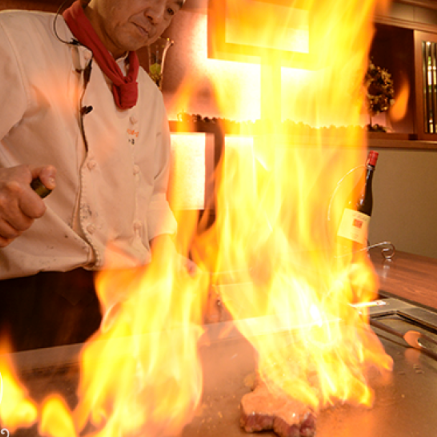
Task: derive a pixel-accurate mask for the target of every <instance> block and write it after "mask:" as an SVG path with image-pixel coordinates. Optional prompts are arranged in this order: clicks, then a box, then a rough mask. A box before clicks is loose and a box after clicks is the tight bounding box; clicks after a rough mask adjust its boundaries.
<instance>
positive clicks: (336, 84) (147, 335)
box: [0, 0, 392, 437]
mask: <svg viewBox="0 0 437 437" xmlns="http://www.w3.org/2000/svg"><path fill="white" fill-rule="evenodd" d="M221 1H224V0H221ZM226 1H227V2H228V3H230V4H232V5H233V6H235V8H233V9H232V11H231V12H232V13H231V17H230V18H229V19H230V20H231V19H232V20H235V19H236V17H238V16H239V8H238V6H239V4H240V5H242V6H244V7H243V11H242V13H241V16H242V17H243V18H244V15H245V14H244V8H250V5H251V2H250V1H249V0H244V1H242V0H226ZM388 3H389V2H388V0H383V1H379V2H378V1H377V0H349V1H344V0H317V1H312V0H299V1H297V0H296V1H294V2H293V1H290V2H287V1H285V0H284V1H273V0H272V1H266V0H263V1H262V2H257V10H256V11H255V12H256V13H253V14H249V15H248V16H250V17H251V20H255V19H256V20H259V21H258V22H251V23H247V22H246V23H245V24H244V26H241V27H238V26H237V27H235V26H234V27H233V29H234V33H233V34H232V38H233V41H234V40H235V38H237V37H238V35H235V29H240V31H241V32H242V33H243V35H240V36H241V41H242V43H241V44H242V45H243V46H244V45H245V44H248V43H250V42H251V41H253V40H254V38H256V36H257V35H258V34H261V33H262V31H263V29H265V30H266V34H265V35H264V36H262V37H261V36H260V41H262V43H261V45H262V47H263V49H262V50H261V55H260V58H259V59H258V61H259V62H260V64H261V65H262V66H261V72H260V76H261V79H260V88H261V103H260V105H261V108H260V113H261V120H260V121H259V123H256V124H248V125H244V126H242V127H241V130H240V132H238V136H236V137H232V144H233V148H234V149H235V151H236V152H235V153H228V151H226V152H225V159H224V161H223V162H222V166H220V170H221V171H222V173H221V175H218V180H219V182H220V184H219V188H218V191H217V216H216V221H215V223H214V225H213V226H212V227H211V228H209V229H208V230H205V231H204V232H203V233H200V235H197V234H196V231H195V229H196V217H195V216H194V215H193V214H187V215H184V216H183V217H182V216H181V217H179V219H180V220H179V221H180V224H179V225H180V226H179V234H180V235H181V236H182V238H180V239H179V240H178V244H179V247H178V248H179V250H180V252H181V253H182V255H185V256H186V255H187V254H188V248H189V247H192V250H193V256H194V258H195V261H196V263H197V264H198V265H199V266H200V267H202V268H203V269H204V270H203V271H202V272H198V273H197V274H196V275H190V274H189V273H188V272H186V271H185V270H184V268H182V267H181V259H180V256H179V255H178V254H176V252H174V251H173V249H170V247H169V246H163V247H160V248H158V249H159V253H158V255H157V256H156V257H155V260H154V261H153V262H152V264H151V265H150V266H148V267H147V268H144V269H137V270H135V271H132V270H130V271H105V272H102V273H101V274H100V276H99V278H98V281H97V290H98V295H99V298H100V302H101V306H102V312H103V314H104V318H103V322H102V325H101V328H100V330H99V331H98V332H97V333H96V334H95V335H94V336H93V338H92V339H91V340H90V341H89V342H87V344H86V345H85V347H84V349H83V352H82V354H81V367H80V370H81V379H80V385H79V389H78V396H79V401H78V405H77V407H76V408H75V409H74V410H73V411H70V410H69V408H68V407H67V405H66V404H65V403H64V402H63V401H62V400H61V399H60V398H59V397H58V396H57V395H52V396H50V397H49V398H48V399H47V400H45V401H44V402H43V404H42V406H41V408H40V409H38V408H36V407H35V406H34V405H33V404H32V403H30V401H28V400H27V396H26V394H25V391H24V389H23V388H20V386H19V385H18V384H17V383H16V382H15V379H14V378H13V374H12V372H11V371H10V370H8V369H9V368H10V367H8V366H7V365H6V364H0V372H1V375H2V377H3V381H4V396H3V397H4V398H5V397H8V402H7V403H6V402H4V403H2V404H1V409H0V417H1V421H2V425H3V426H6V427H9V429H10V430H11V429H15V428H16V427H17V423H20V424H21V426H30V425H31V424H32V423H34V422H35V421H38V422H39V431H40V433H41V434H42V435H45V436H50V437H58V436H59V437H61V436H72V437H73V436H77V435H84V434H85V435H93V436H99V437H112V436H124V437H128V436H134V435H147V436H148V437H153V436H167V435H169V436H170V435H178V434H179V433H180V432H181V430H182V429H183V427H184V426H185V425H186V424H187V423H188V422H189V421H190V419H191V417H192V415H193V412H194V411H195V409H196V407H197V405H198V403H199V401H200V399H201V394H202V373H201V365H200V362H199V358H198V350H197V349H198V347H197V346H198V340H199V338H200V337H201V335H202V333H203V325H202V323H203V316H204V314H203V310H204V308H206V307H207V305H206V299H207V293H208V290H209V287H210V285H211V284H209V279H210V278H211V277H213V278H218V282H217V283H215V284H213V285H214V286H215V288H216V289H217V290H218V291H219V293H220V294H221V298H222V299H223V302H224V303H225V305H226V307H227V309H229V311H230V312H231V313H232V316H233V318H234V319H235V320H236V321H239V323H236V325H237V326H238V328H239V329H240V330H241V333H242V334H243V335H244V336H245V337H246V338H247V339H248V340H249V341H250V342H251V343H252V345H253V346H254V348H255V349H256V351H257V352H258V357H259V361H258V371H259V374H260V376H261V377H262V378H263V380H264V381H265V382H266V383H267V384H268V386H269V388H270V389H271V391H272V392H280V393H281V394H283V393H286V394H288V395H289V396H292V397H293V398H296V399H299V400H301V401H303V402H305V403H306V404H307V405H309V406H311V407H312V408H314V409H316V410H317V409H320V408H323V407H324V406H327V405H331V404H334V403H336V402H346V401H347V402H351V403H358V404H365V405H371V403H372V396H373V394H372V390H371V388H369V384H368V378H367V377H368V374H369V371H370V370H372V369H377V370H379V371H384V370H389V369H390V368H391V364H392V362H391V358H390V357H388V356H387V355H386V354H385V352H384V350H383V349H382V347H381V345H380V343H379V341H378V340H377V338H376V336H374V335H373V334H372V332H371V330H370V328H369V327H368V324H367V313H366V310H365V309H362V308H361V309H360V311H358V309H357V308H356V307H355V306H354V304H356V303H363V302H367V301H369V300H371V299H372V298H374V297H375V295H376V290H377V281H376V277H375V274H374V272H373V270H372V267H371V264H370V262H369V260H368V258H367V256H366V255H365V252H362V251H361V252H354V251H353V249H354V248H353V246H352V245H349V246H346V247H345V246H344V245H342V246H339V245H338V244H337V238H336V233H337V228H338V224H339V221H340V218H341V214H342V211H343V207H344V205H345V204H346V201H347V199H348V196H349V194H350V193H351V192H352V191H353V189H354V187H355V184H356V180H355V179H354V178H344V176H345V175H346V174H347V173H348V172H349V170H350V169H352V168H355V167H359V166H360V165H361V164H362V163H363V161H364V159H365V155H366V135H365V132H364V131H363V130H362V129H361V128H358V127H357V126H358V125H359V120H360V116H361V112H362V110H363V108H364V105H363V97H364V93H363V90H362V87H361V84H362V79H363V77H364V74H365V71H366V68H367V59H368V51H369V47H370V43H371V39H372V35H373V28H372V14H373V13H374V11H375V8H376V7H377V6H378V7H379V6H382V7H387V5H388ZM263 4H265V5H269V4H270V8H269V13H267V14H263V13H261V12H260V8H261V6H262V5H263ZM288 6H293V8H294V9H295V10H299V11H300V12H299V14H298V15H299V17H300V18H299V20H298V23H297V24H296V22H295V20H294V18H293V14H282V12H281V11H285V10H287V7H288ZM281 17H282V18H283V20H284V21H283V22H281V26H279V27H278V23H277V20H278V19H279V18H281ZM268 18H270V19H271V20H272V21H271V22H267V21H266V20H267V19H268ZM293 26H295V27H293ZM296 26H297V27H296ZM254 28H255V29H256V32H254V31H253V29H254ZM272 29H274V32H272ZM278 29H280V31H281V32H282V31H284V34H283V35H282V36H281V37H280V36H279V34H278V31H277V30H278ZM246 31H247V32H248V35H244V32H246ZM237 33H238V32H237ZM272 35H274V38H273V39H271V38H270V37H271V36H272ZM288 35H292V36H293V38H295V40H294V41H293V44H291V45H290V47H292V50H295V51H296V52H297V53H298V55H296V56H298V57H299V60H300V61H299V68H300V70H294V69H293V68H292V65H293V56H291V58H290V53H288V54H287V53H286V50H287V47H289V46H288V45H287V44H282V42H283V41H284V39H285V38H287V37H288ZM278 41H280V42H281V44H280V49H279V50H276V51H275V50H274V47H275V44H277V42H278ZM299 41H303V46H302V47H301V48H300V49H299ZM254 44H256V41H255V42H254ZM266 46H267V48H268V49H266ZM272 46H273V50H272ZM284 48H285V51H284ZM302 53H304V54H305V53H306V55H307V57H306V58H305V59H306V61H307V68H311V70H305V69H302V68H303V64H302V62H301V61H302ZM237 55H238V53H233V56H237ZM285 55H286V56H287V61H286V65H284V66H283V62H284V63H285V61H284V60H283V56H285ZM245 56H246V55H245ZM246 61H247V59H246ZM252 62H253V60H252ZM258 68H259V66H258ZM215 85H216V94H217V102H218V104H221V105H224V104H225V103H226V95H228V93H229V89H226V90H223V89H221V88H220V80H219V81H217V83H216V84H215ZM184 96H185V97H183V99H186V94H184ZM185 101H186V100H184V102H185ZM241 104H242V105H244V102H241ZM242 113H244V108H243V107H242ZM284 114H287V115H290V114H291V115H293V116H296V120H298V121H300V120H306V122H307V123H309V125H311V127H310V126H309V125H308V124H299V123H297V122H296V123H286V122H285V121H284V118H285V117H284ZM233 133H234V134H235V132H233ZM240 140H241V144H244V147H242V148H240V149H239V141H240ZM227 144H231V138H228V139H227ZM231 149H232V148H230V151H231ZM237 151H238V152H237ZM223 175H225V177H223ZM340 180H342V184H341V187H340V189H338V182H339V181H340ZM328 212H329V214H328ZM192 240H194V244H193V245H192V246H191V243H192ZM222 273H225V274H224V275H222ZM224 276H226V278H227V286H226V287H224V286H222V285H223V284H221V283H220V278H221V277H224ZM266 316H267V317H268V318H270V320H272V321H274V323H272V326H271V329H270V332H267V333H266V329H265V326H263V327H262V328H261V327H260V326H257V324H256V320H260V323H261V321H263V322H265V320H266ZM246 319H251V321H252V323H250V324H248V323H247V324H245V323H244V320H246ZM278 327H279V328H278ZM267 331H269V330H267ZM261 332H262V334H263V335H260V333H261ZM12 399H13V400H14V401H13V402H14V405H20V409H17V410H14V411H13V413H14V414H17V413H16V411H24V413H23V414H21V413H20V414H21V415H20V417H19V419H18V422H17V419H15V416H14V415H13V414H12V412H11V411H9V410H7V407H6V405H11V404H10V402H11V400H12ZM15 399H16V401H15ZM21 406H22V408H21Z"/></svg>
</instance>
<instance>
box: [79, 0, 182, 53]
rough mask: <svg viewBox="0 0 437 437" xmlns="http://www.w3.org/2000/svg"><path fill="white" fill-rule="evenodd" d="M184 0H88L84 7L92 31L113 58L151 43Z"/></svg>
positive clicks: (165, 27)
mask: <svg viewBox="0 0 437 437" xmlns="http://www.w3.org/2000/svg"><path fill="white" fill-rule="evenodd" d="M184 1H185V0H91V1H90V2H89V4H88V6H87V7H86V9H85V13H86V15H87V16H88V18H89V19H90V21H91V23H92V25H93V27H94V29H95V31H96V32H97V34H98V35H99V37H100V39H101V40H102V42H103V44H105V46H106V48H107V49H108V50H109V51H110V52H111V53H112V54H113V56H114V57H115V58H118V57H120V56H123V55H124V54H125V53H126V52H127V51H134V50H138V49H140V48H141V47H144V46H146V45H149V44H151V43H152V42H154V41H156V40H157V39H158V37H159V36H160V35H161V34H162V32H164V30H165V29H167V27H168V26H169V24H170V23H171V20H172V19H173V17H174V15H175V14H176V12H178V11H179V9H180V8H181V7H182V5H183V3H184Z"/></svg>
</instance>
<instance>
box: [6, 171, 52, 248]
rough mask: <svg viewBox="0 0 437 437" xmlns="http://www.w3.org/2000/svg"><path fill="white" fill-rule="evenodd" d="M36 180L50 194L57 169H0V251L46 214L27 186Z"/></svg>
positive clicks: (39, 199) (42, 203)
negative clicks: (38, 180) (39, 181)
mask: <svg viewBox="0 0 437 437" xmlns="http://www.w3.org/2000/svg"><path fill="white" fill-rule="evenodd" d="M37 177H38V178H39V179H40V180H41V182H42V183H43V184H44V185H45V186H46V187H47V188H48V189H49V190H53V189H54V188H55V185H56V182H55V177H56V169H55V168H54V167H53V166H51V165H47V166H44V167H32V166H28V165H20V166H17V167H11V168H0V248H1V247H6V246H7V245H8V244H10V243H11V242H12V241H13V240H14V239H15V238H17V237H19V236H20V235H21V234H22V233H23V232H24V231H25V230H27V229H29V228H30V226H32V224H33V222H34V221H35V219H37V218H40V217H41V216H42V215H43V214H44V213H45V210H46V206H45V204H44V201H43V200H42V199H41V198H40V197H39V196H38V194H36V193H35V191H34V190H33V189H32V188H31V186H30V183H31V182H32V180H33V179H35V178H37Z"/></svg>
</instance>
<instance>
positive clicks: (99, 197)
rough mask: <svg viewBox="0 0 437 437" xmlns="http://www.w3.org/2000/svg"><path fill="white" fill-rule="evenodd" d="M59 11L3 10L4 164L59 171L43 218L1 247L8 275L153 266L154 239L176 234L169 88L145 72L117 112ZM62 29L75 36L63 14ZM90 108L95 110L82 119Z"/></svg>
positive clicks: (0, 156) (0, 102) (0, 261)
mask: <svg viewBox="0 0 437 437" xmlns="http://www.w3.org/2000/svg"><path fill="white" fill-rule="evenodd" d="M54 17H55V16H54V14H48V13H43V12H28V11H5V12H2V13H0V138H1V144H0V167H13V166H16V165H20V164H32V165H36V166H40V165H47V164H52V165H54V166H55V167H56V168H57V170H58V172H57V186H56V189H55V190H54V191H53V192H52V193H51V194H50V195H49V196H48V197H47V198H46V199H45V200H44V202H45V203H46V205H47V211H46V213H45V214H44V216H43V217H42V218H40V219H37V220H35V222H34V224H33V225H32V226H31V227H30V229H28V230H27V231H25V232H24V233H23V234H22V235H21V236H20V237H18V238H17V239H15V240H14V241H13V242H12V243H11V244H10V245H8V246H7V247H5V248H2V249H0V279H6V278H13V277H20V276H28V275H32V274H35V273H37V272H40V271H68V270H71V269H74V268H77V267H85V268H87V269H90V270H98V269H101V268H104V267H117V268H129V267H133V266H136V265H142V264H146V263H148V262H149V261H150V258H151V254H150V247H149V241H150V240H151V239H152V238H154V237H155V236H157V235H160V234H172V233H174V232H175V231H176V222H175V219H174V216H173V215H172V213H171V210H170V208H169V205H168V202H167V198H166V189H167V181H168V173H169V159H170V135H169V128H168V121H167V117H166V113H165V107H164V103H163V99H162V95H161V93H160V92H159V90H158V88H157V87H156V85H155V84H154V83H153V82H152V80H151V79H150V78H149V76H148V74H147V73H146V72H145V71H144V70H143V69H142V68H140V71H139V75H138V83H139V95H138V102H137V104H136V106H135V107H133V108H131V109H128V110H120V109H118V108H117V107H116V106H115V103H114V99H113V95H112V91H111V84H110V83H109V80H108V79H107V78H106V76H104V74H103V73H102V71H101V70H100V68H99V66H98V65H97V62H95V61H93V60H92V52H91V51H89V50H88V49H87V48H85V47H83V46H81V45H69V44H66V43H64V42H61V41H60V40H59V39H58V37H56V35H55V34H54V31H53V20H54ZM56 29H57V33H58V36H59V38H60V39H62V40H63V41H71V40H72V38H73V36H72V34H71V32H70V30H69V28H68V27H67V25H66V24H65V21H64V20H63V18H62V16H59V17H58V18H57V20H56ZM121 62H124V61H121ZM90 63H91V74H90V78H89V82H88V84H87V85H86V86H85V84H84V70H85V69H86V68H87V66H89V64H90ZM84 107H86V108H88V111H90V112H88V113H87V114H84V115H83V116H82V117H81V116H80V111H81V108H84ZM0 286H1V285H0Z"/></svg>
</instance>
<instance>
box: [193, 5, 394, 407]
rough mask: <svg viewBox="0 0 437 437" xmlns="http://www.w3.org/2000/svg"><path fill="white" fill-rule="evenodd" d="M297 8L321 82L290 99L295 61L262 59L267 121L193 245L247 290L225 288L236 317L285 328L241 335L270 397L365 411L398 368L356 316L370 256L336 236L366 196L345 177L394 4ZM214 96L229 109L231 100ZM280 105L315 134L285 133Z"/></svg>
mask: <svg viewBox="0 0 437 437" xmlns="http://www.w3.org/2000/svg"><path fill="white" fill-rule="evenodd" d="M228 3H229V2H228ZM231 3H233V4H235V3H244V4H245V5H246V7H247V2H238V1H237V0H236V1H235V2H231ZM267 3H269V2H267ZM272 3H275V2H272ZM297 3H299V5H298V6H297V7H300V8H304V9H305V10H306V11H308V16H309V17H310V25H309V32H310V38H311V44H310V50H309V54H308V58H307V62H308V65H310V66H311V67H312V68H313V69H315V71H308V75H310V77H312V78H313V79H315V80H314V82H310V83H308V86H305V87H302V86H301V84H302V82H299V83H298V84H297V86H293V82H289V83H288V84H287V89H286V92H284V87H283V86H282V80H281V70H280V69H281V66H282V65H286V63H287V65H288V63H289V59H287V60H286V59H285V58H284V53H283V51H282V50H278V51H270V52H269V51H265V50H262V51H260V53H261V63H262V64H263V67H262V78H261V82H262V83H261V88H262V90H263V92H265V93H267V94H268V95H267V96H264V98H263V97H262V99H261V101H262V105H266V106H262V107H261V113H262V114H263V119H262V120H261V121H259V122H258V123H257V124H255V125H253V124H249V125H247V124H243V125H242V128H241V134H242V135H244V136H245V137H247V136H252V137H253V147H252V149H251V150H250V153H245V154H244V156H243V158H242V157H241V156H242V155H241V154H237V153H230V154H227V149H226V152H225V153H226V155H225V156H226V158H225V160H224V167H225V171H224V174H225V177H223V178H222V179H221V181H220V182H221V183H220V188H219V193H218V214H217V222H216V226H215V227H214V228H213V229H212V230H210V231H208V232H206V233H205V234H203V235H202V236H201V238H200V239H199V241H198V244H197V247H198V248H199V262H200V261H201V260H202V258H204V256H205V251H204V250H203V248H205V247H210V246H211V244H213V242H214V243H215V242H217V241H218V246H219V250H218V252H217V253H216V254H214V255H215V256H214V260H213V262H214V265H213V269H214V270H215V271H216V272H238V273H235V277H234V282H235V284H238V283H240V284H241V285H240V286H238V285H236V286H234V287H229V286H226V287H222V288H221V290H222V291H221V294H222V298H223V300H224V302H225V305H226V306H227V308H228V309H229V310H230V311H231V313H232V315H233V317H234V318H235V319H237V320H239V319H247V318H252V319H253V318H257V317H258V318H259V319H260V320H263V318H262V316H265V315H273V316H275V317H276V318H277V319H278V320H279V321H280V326H283V327H286V330H285V332H283V333H282V335H278V334H277V333H273V334H272V335H263V336H260V335H257V328H256V327H255V329H253V327H254V324H253V323H251V324H244V323H242V324H239V325H238V326H239V327H240V329H241V330H242V332H243V334H244V335H245V336H246V337H247V338H249V339H250V341H251V342H252V344H253V345H254V347H255V348H256V350H257V351H258V353H259V373H260V375H261V376H262V377H263V379H264V380H265V381H266V382H267V383H268V384H269V386H270V388H271V390H273V391H274V390H280V391H285V392H286V393H288V394H289V395H291V396H293V397H295V398H298V399H300V400H302V401H304V402H305V403H307V404H308V405H311V406H312V407H313V408H316V409H317V408H319V407H322V406H325V405H327V404H332V403H334V402H336V401H339V400H340V401H346V400H347V401H349V402H355V403H362V404H366V405H370V404H371V402H372V396H373V395H372V390H371V389H370V388H369V385H368V381H367V378H366V377H367V376H368V370H369V369H370V368H377V369H380V370H382V369H390V368H391V359H390V357H388V356H387V355H386V354H385V352H384V351H383V349H382V347H381V345H380V343H379V341H378V340H377V338H376V337H375V336H374V335H373V334H372V332H371V331H370V329H369V328H368V325H367V315H366V313H365V312H364V313H363V312H361V313H359V312H358V311H357V310H356V309H355V308H354V305H353V304H355V303H357V302H366V301H369V300H370V299H372V298H374V297H375V296H376V290H377V281H376V278H375V274H374V272H373V270H372V267H371V263H370V261H369V260H368V258H367V255H366V253H365V251H359V250H357V248H356V247H355V246H354V245H353V244H352V243H351V242H347V241H344V240H343V241H341V242H340V240H339V239H338V238H337V229H338V225H339V221H340V218H341V215H342V212H343V209H344V206H345V205H346V204H347V201H348V200H349V197H350V195H351V193H352V196H353V197H354V196H356V195H357V194H358V192H357V191H359V190H357V189H356V185H357V180H359V179H360V178H358V179H357V177H355V173H357V174H359V171H358V172H355V173H354V172H352V173H349V172H350V170H351V169H355V168H358V169H359V168H360V167H362V166H363V163H364V161H365V156H366V133H365V131H364V130H363V129H361V128H358V127H357V126H359V124H360V117H361V113H362V111H363V98H364V93H363V91H364V90H363V87H362V80H363V77H364V74H365V71H366V68H367V62H368V55H369V48H370V43H371V40H372V36H373V27H372V18H373V13H374V10H375V8H376V7H377V6H387V4H388V2H379V3H377V2H376V1H375V0H367V1H364V2H363V1H361V0H360V1H347V2H344V1H341V0H340V1H337V0H323V1H317V2H313V1H307V2H290V5H293V6H295V7H296V5H297ZM281 4H282V3H281ZM267 16H268V15H262V16H261V17H260V21H259V22H257V23H253V22H252V23H251V25H252V26H253V28H255V29H257V32H258V33H262V32H263V31H264V29H265V30H266V32H271V29H275V31H276V32H279V31H281V29H286V30H287V29H288V24H287V23H286V24H284V25H283V26H282V27H281V25H279V26H278V25H277V22H275V21H272V22H270V23H266V22H265V20H266V18H267ZM241 17H242V18H241V19H244V10H242V13H241ZM252 18H253V16H252ZM283 19H284V20H285V21H286V22H287V20H289V19H290V17H288V16H284V18H283ZM244 29H245V26H241V31H242V32H243V31H244ZM250 35H251V37H250V38H251V39H250V40H251V41H253V39H254V33H253V32H251V34H250ZM276 37H277V34H276ZM223 38H226V36H222V39H223ZM218 39H220V38H218ZM241 40H242V41H245V42H246V41H249V38H244V37H242V38H241ZM260 40H261V41H264V40H265V38H264V39H263V37H260ZM253 44H254V45H256V44H257V42H256V41H254V42H253ZM234 55H235V53H234ZM287 56H288V55H287ZM278 69H279V73H278V71H277V70H278ZM275 70H276V71H275ZM282 76H284V74H282ZM216 85H217V89H216V92H217V95H218V96H219V98H218V100H219V101H222V102H223V101H225V98H220V96H221V95H223V96H225V95H226V93H227V92H228V90H223V89H221V88H220V83H217V84H216ZM303 95H304V96H305V99H302V96H303ZM281 101H282V107H287V106H290V107H292V108H293V110H294V111H295V112H299V113H301V117H302V118H303V119H305V120H312V126H311V127H309V126H305V125H302V124H298V123H286V122H283V120H282V117H281V104H280V102H281ZM303 101H304V102H305V104H302V102H303ZM242 105H244V102H242ZM288 112H289V111H288ZM254 126H255V127H254ZM348 174H350V175H351V176H347V175H348ZM340 181H341V183H340ZM358 185H359V187H358V188H359V189H360V188H362V185H361V186H360V184H358ZM230 193H232V194H231V195H230ZM340 243H341V244H340ZM210 267H211V266H210ZM243 284H244V285H243ZM247 284H250V286H248V285H247ZM217 285H218V286H219V288H220V284H217Z"/></svg>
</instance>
